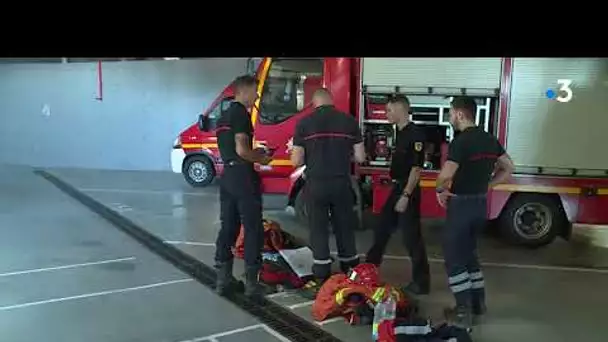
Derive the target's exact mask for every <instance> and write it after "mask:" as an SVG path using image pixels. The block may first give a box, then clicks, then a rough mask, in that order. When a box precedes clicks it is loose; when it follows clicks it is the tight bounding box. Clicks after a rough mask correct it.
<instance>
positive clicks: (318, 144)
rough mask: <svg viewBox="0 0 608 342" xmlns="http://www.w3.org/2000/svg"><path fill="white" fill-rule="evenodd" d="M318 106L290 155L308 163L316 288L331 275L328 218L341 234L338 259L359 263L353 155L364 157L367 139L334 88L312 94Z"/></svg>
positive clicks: (344, 267) (345, 266)
mask: <svg viewBox="0 0 608 342" xmlns="http://www.w3.org/2000/svg"><path fill="white" fill-rule="evenodd" d="M312 101H313V104H314V107H315V111H314V113H312V114H311V115H310V116H308V117H306V118H303V119H302V120H300V121H299V122H298V124H297V126H296V129H295V134H294V137H293V146H292V148H291V161H292V163H293V164H294V165H295V166H296V167H298V166H302V165H304V164H305V165H306V171H305V176H306V184H305V186H304V189H303V190H302V191H305V196H306V201H307V202H306V204H307V207H308V216H309V228H310V245H311V248H312V252H313V257H314V265H313V267H312V272H313V275H314V278H315V280H314V281H312V282H311V283H309V284H307V287H306V288H307V289H310V290H312V291H313V292H315V291H317V290H318V289H319V287H320V285H321V284H322V283H323V281H325V280H326V279H327V278H329V276H330V275H331V264H332V259H331V258H330V252H329V227H328V225H329V221H330V211H331V224H332V227H333V230H334V234H335V237H336V245H337V248H338V259H339V261H340V267H341V269H342V271H344V272H347V271H348V270H349V269H350V268H351V267H354V266H356V265H357V264H358V263H359V257H358V255H357V249H356V246H355V235H354V232H353V227H354V226H355V223H356V222H355V219H356V217H355V215H354V214H353V206H354V204H355V202H354V201H355V199H354V193H353V191H352V188H351V159H352V157H353V155H354V159H355V161H357V162H359V163H362V162H364V161H365V150H364V146H363V139H362V137H361V131H360V129H359V125H358V124H357V121H356V120H355V118H354V117H353V116H352V115H349V114H346V113H342V112H340V111H338V110H337V109H336V108H335V107H334V106H333V101H332V97H331V94H330V93H329V91H328V90H327V89H324V88H321V89H318V90H316V91H315V92H314V94H313V98H312Z"/></svg>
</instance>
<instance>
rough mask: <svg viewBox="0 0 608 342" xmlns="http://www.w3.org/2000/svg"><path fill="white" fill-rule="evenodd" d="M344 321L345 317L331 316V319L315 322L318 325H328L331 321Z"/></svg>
mask: <svg viewBox="0 0 608 342" xmlns="http://www.w3.org/2000/svg"><path fill="white" fill-rule="evenodd" d="M343 321H344V317H334V318H330V319H326V320H324V321H322V322H315V323H316V324H317V325H321V326H323V325H326V324H329V323H334V322H343Z"/></svg>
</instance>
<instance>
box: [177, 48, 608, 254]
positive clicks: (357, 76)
mask: <svg viewBox="0 0 608 342" xmlns="http://www.w3.org/2000/svg"><path fill="white" fill-rule="evenodd" d="M250 66H251V68H250V70H251V71H252V72H254V73H255V74H256V75H257V77H258V79H259V81H260V83H259V88H258V92H259V94H260V99H259V100H258V101H257V102H256V104H255V105H254V106H253V108H251V120H252V122H253V125H254V127H255V138H254V140H255V141H254V143H255V144H256V145H258V146H259V145H265V146H267V147H270V148H275V149H276V152H275V155H274V157H275V159H274V161H273V162H272V163H271V164H270V165H268V166H265V167H259V171H260V172H261V174H262V176H263V186H264V191H265V192H266V193H278V194H285V195H287V196H288V198H289V201H288V203H287V205H288V207H290V208H295V212H296V214H297V215H298V216H305V215H306V210H305V208H304V206H303V199H302V196H303V195H302V193H301V192H300V190H301V189H302V186H303V184H304V182H305V180H304V179H303V178H302V169H298V170H296V169H294V167H293V165H292V164H291V163H290V161H289V154H288V151H287V144H288V142H289V140H290V139H291V138H292V136H293V132H294V127H295V124H296V122H297V121H298V120H299V119H300V118H302V117H304V116H306V115H308V114H309V113H311V111H312V107H311V104H310V97H311V94H312V92H313V91H314V89H316V88H318V87H319V86H324V87H327V88H329V89H330V90H331V92H332V94H333V96H334V101H335V105H336V106H337V107H338V108H339V109H341V110H342V111H345V112H347V113H352V114H353V115H354V116H356V117H357V118H358V120H359V122H360V124H361V127H362V132H363V134H364V138H365V144H366V149H367V152H368V155H369V161H368V162H367V163H366V164H365V165H361V166H355V167H354V170H353V174H354V177H353V179H354V181H353V190H354V192H355V194H356V197H357V214H358V215H359V217H362V213H363V212H364V211H365V210H368V209H371V210H370V211H371V212H373V213H378V212H379V211H380V209H381V207H382V205H383V203H384V201H385V200H386V197H387V195H388V191H389V186H390V185H389V183H390V180H389V179H388V175H387V173H388V172H387V171H388V168H387V166H388V164H389V162H390V154H391V148H392V145H393V143H394V137H395V131H394V127H393V126H392V125H390V124H389V123H388V121H387V120H386V116H385V112H384V106H385V103H386V101H387V98H388V96H390V95H391V94H395V93H402V94H406V95H407V96H408V97H409V99H410V102H411V103H412V105H411V118H412V120H413V121H414V122H416V123H417V124H419V125H420V126H422V127H423V128H424V130H425V131H426V134H427V138H428V141H427V143H428V144H427V145H428V148H427V150H426V162H425V167H424V171H423V175H422V179H421V181H420V184H421V187H422V188H423V198H422V214H423V217H426V218H441V217H443V216H444V215H445V211H444V210H443V209H442V208H441V207H440V206H439V205H438V204H437V202H436V199H435V190H434V186H435V179H436V177H437V174H438V171H439V169H440V167H441V164H442V162H443V161H444V160H445V158H446V153H447V145H448V143H449V141H450V140H451V139H452V138H453V136H454V132H453V130H452V128H451V126H450V124H449V121H448V117H449V103H450V98H451V97H452V96H457V95H463V94H465V95H468V96H472V97H474V98H475V99H476V100H477V103H478V110H477V115H476V123H477V124H478V125H479V126H480V127H483V128H484V129H485V130H487V131H489V132H492V133H493V134H495V135H496V136H497V137H498V139H499V140H500V142H501V143H502V144H503V145H504V146H505V147H506V149H507V151H508V153H509V154H510V155H511V156H512V158H513V160H514V162H515V164H516V166H517V171H516V174H515V176H514V177H513V179H512V180H511V181H510V183H509V184H504V185H499V186H497V187H495V188H493V189H491V190H490V192H489V201H488V219H489V220H492V221H495V222H496V223H498V227H500V229H501V231H502V233H503V234H504V236H505V237H506V238H508V239H509V240H510V241H511V242H513V243H516V244H520V245H525V246H530V247H537V246H542V245H546V244H548V243H550V242H551V241H553V240H554V239H555V238H556V237H557V236H562V237H564V238H568V237H569V236H570V233H571V229H572V228H571V227H572V223H584V224H596V225H597V224H608V210H607V209H608V148H607V147H605V144H603V143H602V141H603V135H604V134H605V130H606V127H608V96H606V95H607V94H608V82H607V81H608V78H607V76H608V59H602V58H559V59H558V58H270V57H266V58H252V59H251V60H250ZM232 98H233V91H232V88H231V86H228V87H227V88H226V89H225V90H224V91H223V92H222V93H221V94H220V95H219V96H218V97H217V98H216V100H215V101H214V102H213V103H212V104H211V106H210V107H209V109H208V110H207V111H206V112H205V113H203V114H202V115H200V117H199V121H198V123H196V124H193V125H192V126H190V127H189V128H187V129H186V130H185V131H184V132H183V133H181V134H180V136H179V137H178V138H177V140H176V142H175V144H174V147H173V152H172V156H171V160H172V165H173V170H174V172H177V173H183V174H184V176H185V178H186V180H187V181H188V182H189V183H190V184H191V185H193V186H205V185H207V184H209V183H210V182H211V181H212V179H213V178H214V177H215V176H216V175H219V174H221V172H222V161H221V159H220V158H219V154H218V151H217V143H216V138H215V133H214V127H215V121H216V120H217V118H218V116H219V115H220V113H221V112H222V110H224V109H225V108H226V107H227V106H228V105H229V103H230V101H231V100H232Z"/></svg>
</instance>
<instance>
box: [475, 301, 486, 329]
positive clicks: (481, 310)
mask: <svg viewBox="0 0 608 342" xmlns="http://www.w3.org/2000/svg"><path fill="white" fill-rule="evenodd" d="M487 311H488V308H487V307H486V303H484V302H477V303H476V302H473V309H472V313H473V325H478V324H481V323H482V321H483V316H484V315H485V314H486V312H487Z"/></svg>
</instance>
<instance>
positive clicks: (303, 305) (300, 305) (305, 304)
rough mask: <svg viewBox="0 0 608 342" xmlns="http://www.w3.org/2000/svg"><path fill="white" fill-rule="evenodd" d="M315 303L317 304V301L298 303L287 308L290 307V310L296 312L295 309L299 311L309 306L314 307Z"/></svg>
mask: <svg viewBox="0 0 608 342" xmlns="http://www.w3.org/2000/svg"><path fill="white" fill-rule="evenodd" d="M314 303H315V301H314V300H309V301H306V302H302V303H298V304H292V305H289V306H287V307H288V308H289V309H290V310H294V309H297V308H305V307H307V306H311V305H313V304H314Z"/></svg>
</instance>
